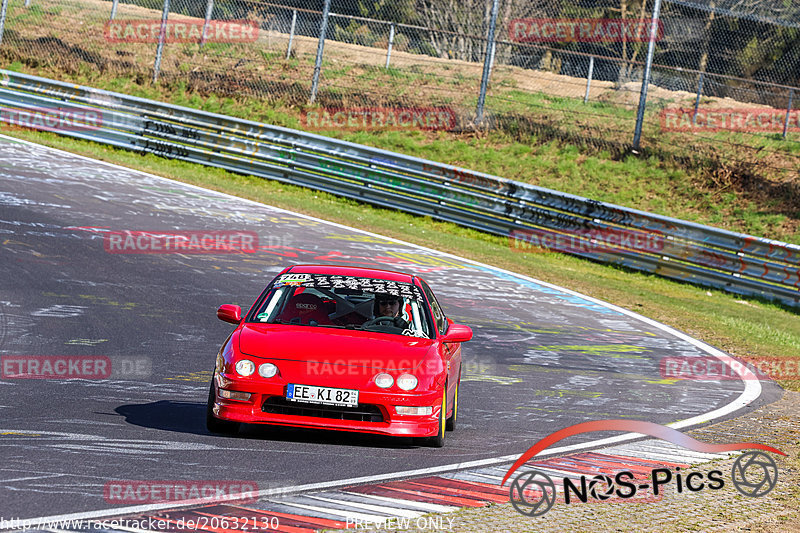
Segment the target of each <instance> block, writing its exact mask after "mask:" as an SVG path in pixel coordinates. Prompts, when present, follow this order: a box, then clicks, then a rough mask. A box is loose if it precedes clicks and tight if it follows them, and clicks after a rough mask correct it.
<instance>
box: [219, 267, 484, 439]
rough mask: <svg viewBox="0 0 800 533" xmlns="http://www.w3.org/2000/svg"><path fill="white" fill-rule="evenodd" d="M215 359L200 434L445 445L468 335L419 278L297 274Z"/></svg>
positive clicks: (241, 322)
mask: <svg viewBox="0 0 800 533" xmlns="http://www.w3.org/2000/svg"><path fill="white" fill-rule="evenodd" d="M217 316H218V317H219V318H220V319H221V320H224V321H226V322H230V323H232V324H236V325H237V327H236V329H235V330H234V331H233V333H231V335H230V336H229V337H228V339H227V340H226V341H225V344H224V345H223V346H222V348H221V349H220V351H219V354H218V355H217V364H216V367H215V369H214V376H213V378H212V380H211V389H210V390H209V394H208V412H207V416H206V422H207V426H208V429H209V430H210V431H212V432H215V433H233V432H236V431H237V430H238V428H239V424H240V423H241V422H246V423H256V424H275V425H281V426H293V427H305V428H324V429H333V430H340V431H357V432H365V433H378V434H383V435H395V436H404V437H418V438H420V441H421V442H422V443H424V444H426V445H430V446H435V447H440V446H443V445H444V436H445V428H447V429H448V430H452V429H454V428H455V426H456V419H457V417H458V388H459V382H460V379H461V343H462V342H466V341H468V340H470V339H471V338H472V330H471V329H470V328H469V327H467V326H462V325H458V324H454V323H453V322H452V321H451V320H450V319H448V318H447V317H446V316H445V315H444V313H443V312H442V308H441V307H440V306H439V303H438V302H437V301H436V297H435V296H434V295H433V292H432V291H431V289H430V287H429V286H428V284H427V283H426V282H425V281H424V280H423V279H422V278H420V277H418V276H414V275H410V274H401V273H398V272H389V271H385V270H374V269H367V268H355V267H342V266H320V265H301V266H293V267H289V268H287V269H285V270H284V271H282V272H281V273H280V274H278V276H277V277H276V278H275V279H273V280H272V282H271V283H270V284H269V285H267V288H266V289H264V292H262V293H261V295H260V296H259V297H258V299H257V300H256V301H255V303H254V304H253V306H252V307H251V308H250V310H249V311H248V312H247V314H246V315H245V316H244V318H242V313H241V309H240V308H239V307H238V306H235V305H223V306H221V307H220V308H219V310H217Z"/></svg>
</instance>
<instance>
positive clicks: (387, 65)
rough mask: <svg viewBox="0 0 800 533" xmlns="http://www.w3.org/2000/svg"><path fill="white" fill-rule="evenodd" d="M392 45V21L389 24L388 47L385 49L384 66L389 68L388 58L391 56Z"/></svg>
mask: <svg viewBox="0 0 800 533" xmlns="http://www.w3.org/2000/svg"><path fill="white" fill-rule="evenodd" d="M392 45H394V22H392V24H391V25H390V26H389V47H388V48H387V49H386V68H389V60H390V59H391V57H392Z"/></svg>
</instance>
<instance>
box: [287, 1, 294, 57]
mask: <svg viewBox="0 0 800 533" xmlns="http://www.w3.org/2000/svg"><path fill="white" fill-rule="evenodd" d="M296 26H297V10H296V9H292V27H291V28H290V29H289V46H287V47H286V59H289V58H290V57H291V55H292V41H294V29H295V27H296Z"/></svg>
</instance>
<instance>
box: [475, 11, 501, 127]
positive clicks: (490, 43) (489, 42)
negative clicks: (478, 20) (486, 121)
mask: <svg viewBox="0 0 800 533" xmlns="http://www.w3.org/2000/svg"><path fill="white" fill-rule="evenodd" d="M497 11H498V0H493V1H492V18H491V20H490V21H489V36H488V38H487V39H486V56H485V57H484V58H483V77H482V78H481V92H480V94H479V95H478V107H477V108H476V109H475V123H476V124H480V123H481V122H483V106H484V104H485V103H486V89H487V88H488V86H489V77H490V76H491V75H492V61H493V59H494V47H495V43H494V30H495V26H497Z"/></svg>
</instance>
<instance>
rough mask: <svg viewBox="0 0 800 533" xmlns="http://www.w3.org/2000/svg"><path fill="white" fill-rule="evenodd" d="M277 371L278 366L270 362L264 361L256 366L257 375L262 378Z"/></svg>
mask: <svg viewBox="0 0 800 533" xmlns="http://www.w3.org/2000/svg"><path fill="white" fill-rule="evenodd" d="M277 373H278V367H277V366H275V365H273V364H272V363H264V364H263V365H261V366H259V367H258V375H259V376H261V377H262V378H271V377H272V376H274V375H275V374H277Z"/></svg>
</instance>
